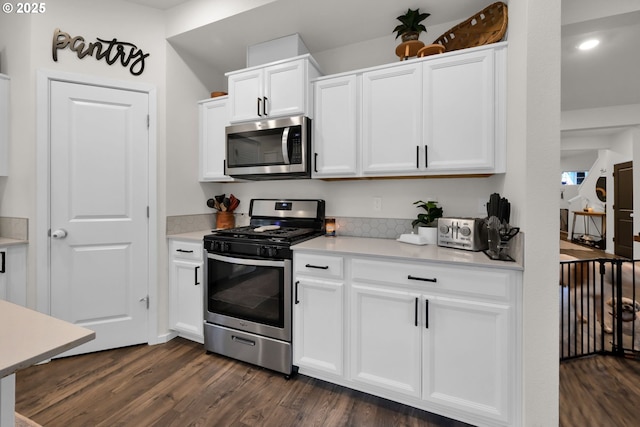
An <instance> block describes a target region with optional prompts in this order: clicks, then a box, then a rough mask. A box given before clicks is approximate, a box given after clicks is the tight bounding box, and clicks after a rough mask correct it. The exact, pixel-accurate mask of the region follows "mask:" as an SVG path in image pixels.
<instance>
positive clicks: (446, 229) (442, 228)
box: [438, 224, 449, 234]
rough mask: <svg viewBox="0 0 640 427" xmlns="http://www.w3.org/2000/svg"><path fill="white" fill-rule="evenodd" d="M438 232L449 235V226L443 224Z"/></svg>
mask: <svg viewBox="0 0 640 427" xmlns="http://www.w3.org/2000/svg"><path fill="white" fill-rule="evenodd" d="M438 230H440V233H442V234H447V233H449V226H448V225H444V224H442V225H441V226H440V227H438Z"/></svg>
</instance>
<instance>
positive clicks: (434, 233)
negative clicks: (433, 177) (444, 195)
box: [411, 200, 444, 244]
mask: <svg viewBox="0 0 640 427" xmlns="http://www.w3.org/2000/svg"><path fill="white" fill-rule="evenodd" d="M413 204H414V205H416V208H420V209H424V210H425V212H426V213H419V214H418V217H417V218H416V219H414V220H413V222H412V223H411V225H412V226H413V227H415V226H418V234H419V235H420V236H423V237H424V238H425V240H426V241H427V243H429V244H435V243H436V242H437V239H438V228H437V225H438V218H442V214H443V212H444V211H443V209H442V207H440V206H438V202H436V201H433V200H429V201H427V202H423V201H422V200H418V201H417V202H413Z"/></svg>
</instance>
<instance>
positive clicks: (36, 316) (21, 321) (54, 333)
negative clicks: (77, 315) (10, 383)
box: [0, 300, 96, 378]
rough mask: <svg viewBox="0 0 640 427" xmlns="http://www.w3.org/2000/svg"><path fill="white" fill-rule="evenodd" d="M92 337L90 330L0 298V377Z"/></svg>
mask: <svg viewBox="0 0 640 427" xmlns="http://www.w3.org/2000/svg"><path fill="white" fill-rule="evenodd" d="M95 336H96V334H95V332H93V331H92V330H89V329H86V328H82V327H80V326H77V325H74V324H72V323H69V322H65V321H63V320H60V319H56V318H53V317H51V316H47V315H45V314H42V313H39V312H37V311H34V310H30V309H28V308H24V307H22V306H19V305H16V304H12V303H10V302H7V301H4V300H0V347H1V348H2V351H0V378H2V377H5V376H7V375H11V374H13V373H14V372H16V371H17V370H18V369H22V368H26V367H28V366H31V365H33V364H35V363H38V362H41V361H43V360H46V359H49V358H51V357H52V356H55V355H57V354H60V353H63V352H65V351H67V350H69V349H71V348H74V347H76V346H78V345H80V344H83V343H85V342H87V341H91V340H92V339H94V338H95Z"/></svg>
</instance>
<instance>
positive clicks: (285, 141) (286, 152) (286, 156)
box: [282, 127, 291, 165]
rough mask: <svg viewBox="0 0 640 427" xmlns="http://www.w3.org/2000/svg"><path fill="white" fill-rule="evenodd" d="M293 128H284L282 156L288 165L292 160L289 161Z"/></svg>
mask: <svg viewBox="0 0 640 427" xmlns="http://www.w3.org/2000/svg"><path fill="white" fill-rule="evenodd" d="M290 129H291V128H289V127H286V128H284V132H282V158H283V159H284V164H285V165H288V164H290V163H291V162H290V161H289V130H290Z"/></svg>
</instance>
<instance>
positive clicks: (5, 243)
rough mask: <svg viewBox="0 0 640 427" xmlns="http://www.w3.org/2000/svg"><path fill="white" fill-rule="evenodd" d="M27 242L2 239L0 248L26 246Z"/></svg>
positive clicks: (0, 239)
mask: <svg viewBox="0 0 640 427" xmlns="http://www.w3.org/2000/svg"><path fill="white" fill-rule="evenodd" d="M27 243H29V242H28V241H26V240H17V239H9V238H8V237H0V246H13V245H26V244H27Z"/></svg>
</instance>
